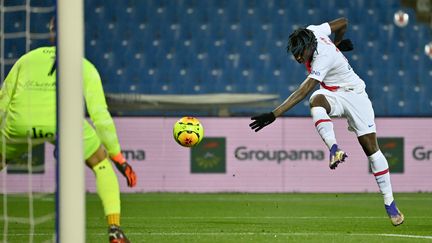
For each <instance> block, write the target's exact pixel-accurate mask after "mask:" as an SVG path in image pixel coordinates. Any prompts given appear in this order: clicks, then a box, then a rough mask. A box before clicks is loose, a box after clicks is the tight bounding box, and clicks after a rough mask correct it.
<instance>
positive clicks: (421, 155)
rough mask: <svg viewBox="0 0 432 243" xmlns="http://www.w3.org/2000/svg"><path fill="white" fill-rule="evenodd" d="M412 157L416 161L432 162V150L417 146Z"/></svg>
mask: <svg viewBox="0 0 432 243" xmlns="http://www.w3.org/2000/svg"><path fill="white" fill-rule="evenodd" d="M412 156H413V158H414V159H415V160H431V159H432V150H431V149H426V148H425V147H424V146H416V147H415V148H414V149H413V151H412Z"/></svg>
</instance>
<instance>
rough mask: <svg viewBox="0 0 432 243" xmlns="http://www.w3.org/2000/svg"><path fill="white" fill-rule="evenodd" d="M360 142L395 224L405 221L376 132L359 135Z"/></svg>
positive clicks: (388, 212)
mask: <svg viewBox="0 0 432 243" xmlns="http://www.w3.org/2000/svg"><path fill="white" fill-rule="evenodd" d="M358 140H359V143H360V145H361V146H362V148H363V151H364V152H365V154H366V156H367V157H368V159H369V163H370V165H371V169H372V173H373V175H374V176H375V180H376V182H377V184H378V187H379V190H380V191H381V193H382V195H383V197H384V206H385V209H386V211H387V214H388V216H389V217H390V220H391V222H392V224H393V225H394V226H397V225H400V224H402V223H403V221H404V215H403V214H402V213H401V212H400V211H399V209H398V208H397V206H396V203H395V201H394V198H393V190H392V185H391V180H390V172H389V166H388V162H387V159H386V158H385V156H384V154H383V153H382V152H381V150H380V149H379V146H378V141H377V138H376V133H369V134H365V135H363V136H360V137H358Z"/></svg>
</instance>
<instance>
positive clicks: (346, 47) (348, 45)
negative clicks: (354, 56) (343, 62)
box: [336, 39, 354, 52]
mask: <svg viewBox="0 0 432 243" xmlns="http://www.w3.org/2000/svg"><path fill="white" fill-rule="evenodd" d="M336 47H337V48H338V49H339V50H340V51H344V52H345V51H352V50H354V45H353V43H352V42H351V40H350V39H344V40H342V41H341V42H340V43H339V44H338V45H337V46H336Z"/></svg>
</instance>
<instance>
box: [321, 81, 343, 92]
mask: <svg viewBox="0 0 432 243" xmlns="http://www.w3.org/2000/svg"><path fill="white" fill-rule="evenodd" d="M320 84H321V86H322V87H323V88H324V89H326V90H329V91H331V92H334V91H336V90H338V89H339V88H340V87H339V86H327V85H326V84H325V83H324V82H320Z"/></svg>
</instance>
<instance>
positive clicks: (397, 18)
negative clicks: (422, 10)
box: [393, 10, 409, 27]
mask: <svg viewBox="0 0 432 243" xmlns="http://www.w3.org/2000/svg"><path fill="white" fill-rule="evenodd" d="M408 21H409V15H408V14H407V13H405V12H404V11H402V10H399V11H397V12H396V13H395V14H394V18H393V22H394V24H395V25H397V26H398V27H405V26H407V24H408Z"/></svg>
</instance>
